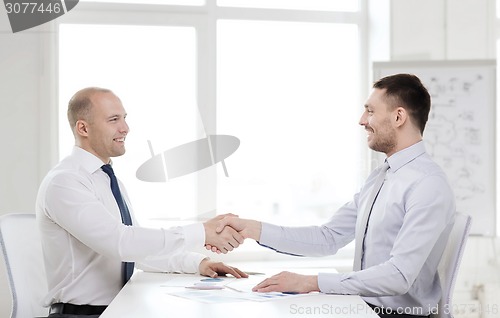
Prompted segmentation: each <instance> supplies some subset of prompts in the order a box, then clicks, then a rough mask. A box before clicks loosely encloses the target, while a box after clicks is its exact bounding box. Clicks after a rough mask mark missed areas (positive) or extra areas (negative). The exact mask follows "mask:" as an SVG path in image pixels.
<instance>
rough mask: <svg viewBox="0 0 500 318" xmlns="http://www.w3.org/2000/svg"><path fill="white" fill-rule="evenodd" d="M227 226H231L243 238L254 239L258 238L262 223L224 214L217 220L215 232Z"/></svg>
mask: <svg viewBox="0 0 500 318" xmlns="http://www.w3.org/2000/svg"><path fill="white" fill-rule="evenodd" d="M227 227H232V228H233V229H235V230H236V231H238V232H239V233H240V234H241V235H242V236H243V237H244V238H251V239H253V240H255V241H258V240H260V233H261V231H262V223H261V222H259V221H255V220H248V219H240V218H239V217H237V216H234V215H231V214H229V215H226V216H225V217H224V218H222V219H221V220H220V221H219V225H218V226H217V229H216V232H217V233H220V232H222V231H223V230H225V229H226V228H227Z"/></svg>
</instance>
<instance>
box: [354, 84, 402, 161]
mask: <svg viewBox="0 0 500 318" xmlns="http://www.w3.org/2000/svg"><path fill="white" fill-rule="evenodd" d="M392 108H393V107H391V105H389V104H388V102H387V98H386V96H385V89H374V90H373V92H372V93H371V95H370V96H369V97H368V100H367V101H366V104H365V111H364V112H363V115H362V116H361V118H360V120H359V124H360V125H361V126H364V127H365V130H366V132H367V142H368V147H370V148H371V149H373V150H375V151H378V152H383V153H385V154H386V155H387V156H388V157H389V156H391V155H392V154H393V153H394V152H395V151H396V147H397V134H396V129H395V127H394V126H393V121H392V118H394V116H395V114H394V112H395V111H396V110H392Z"/></svg>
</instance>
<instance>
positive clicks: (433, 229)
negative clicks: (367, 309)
mask: <svg viewBox="0 0 500 318" xmlns="http://www.w3.org/2000/svg"><path fill="white" fill-rule="evenodd" d="M387 161H388V162H389V166H390V168H389V170H388V172H387V175H386V180H385V183H384V185H383V187H382V189H381V190H380V193H379V195H378V197H377V200H376V201H375V203H374V206H373V209H372V212H371V216H370V219H369V222H368V229H367V232H366V236H365V244H364V253H365V254H364V258H363V264H362V267H361V268H362V270H360V271H357V272H350V273H335V274H334V273H319V275H318V284H319V288H320V290H321V291H322V292H324V293H334V294H358V295H361V296H363V298H364V300H365V301H367V302H368V303H371V304H373V305H376V306H379V307H385V308H392V309H393V310H394V311H396V310H399V311H400V312H401V310H411V312H403V313H411V314H414V315H428V314H429V312H430V310H431V309H432V308H435V307H436V306H437V303H438V301H439V299H440V296H441V287H440V283H439V279H438V274H437V266H438V263H439V261H440V259H441V255H442V253H443V251H444V248H445V246H446V242H447V239H448V236H449V233H450V231H451V226H452V223H453V218H454V215H455V199H454V194H453V191H452V189H451V187H450V185H449V183H448V180H447V177H446V175H445V173H444V172H443V171H442V170H441V168H440V167H439V166H438V165H437V164H436V163H435V162H434V161H433V160H432V159H431V157H430V156H429V155H428V154H427V153H426V152H425V147H424V144H423V142H422V141H421V142H418V143H416V144H414V145H412V146H411V147H408V148H406V149H403V150H402V151H399V152H397V153H395V154H394V155H392V156H390V157H389V158H387ZM379 168H380V167H379ZM379 168H377V169H375V170H374V171H373V172H372V173H371V174H370V176H369V177H368V179H367V180H366V183H365V185H364V186H363V187H362V189H361V190H360V192H359V193H357V194H356V195H355V196H354V199H353V200H352V201H351V202H349V203H347V204H346V205H344V206H343V207H342V208H340V209H339V210H338V211H337V212H336V213H335V214H334V215H333V217H332V218H331V219H330V221H329V222H327V223H326V224H324V225H322V226H311V227H297V228H292V227H279V226H275V225H271V224H265V223H264V224H263V225H262V234H261V239H260V243H261V244H262V245H265V246H269V247H271V248H273V249H276V250H277V251H282V252H286V253H292V254H297V255H307V256H324V255H332V254H335V253H336V252H337V250H338V249H339V248H341V247H343V246H345V245H346V244H348V243H349V242H351V241H352V240H353V239H354V237H355V228H356V222H359V219H361V216H362V213H363V212H364V206H365V201H366V200H367V199H368V196H369V195H370V192H371V188H372V186H373V183H374V182H375V178H376V176H377V174H378V171H379ZM358 216H359V218H358Z"/></svg>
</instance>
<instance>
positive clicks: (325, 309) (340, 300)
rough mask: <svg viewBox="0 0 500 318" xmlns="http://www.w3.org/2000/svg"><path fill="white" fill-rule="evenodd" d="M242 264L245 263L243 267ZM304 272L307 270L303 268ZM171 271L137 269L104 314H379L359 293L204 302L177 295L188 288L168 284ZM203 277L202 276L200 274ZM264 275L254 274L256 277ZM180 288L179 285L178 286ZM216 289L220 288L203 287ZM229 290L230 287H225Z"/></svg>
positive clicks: (152, 317)
mask: <svg viewBox="0 0 500 318" xmlns="http://www.w3.org/2000/svg"><path fill="white" fill-rule="evenodd" d="M240 268H242V267H240ZM302 272H304V271H303V270H302ZM172 275H177V276H175V277H176V278H178V277H181V276H179V275H180V274H161V273H146V272H141V271H136V273H134V276H133V277H132V278H131V280H130V281H129V282H128V283H127V285H125V287H124V288H123V289H122V290H121V292H120V293H119V294H118V295H117V297H116V298H115V299H114V300H113V301H112V302H111V304H110V305H109V307H108V308H107V309H106V311H105V312H104V313H103V314H102V315H101V318H116V317H120V318H127V317H130V318H138V317H147V318H156V317H158V318H160V317H161V318H165V317H183V318H189V317H208V318H211V317H214V318H215V317H217V318H224V317H231V318H235V317H238V316H239V317H241V316H244V317H259V318H264V317H273V318H274V317H277V318H279V317H342V318H349V317H353V318H354V317H372V318H375V317H378V316H377V315H376V314H375V313H374V312H373V311H372V310H371V309H370V307H368V306H367V305H366V303H365V302H364V301H363V300H362V299H361V297H359V296H353V295H327V294H322V293H312V294H308V295H300V296H296V297H295V296H292V297H284V298H283V299H273V300H268V301H261V302H260V301H249V300H245V301H230V302H222V303H221V302H217V303H205V302H200V301H196V300H192V299H188V298H183V297H179V296H174V295H173V294H175V292H176V290H178V291H179V292H180V293H183V292H186V288H185V287H171V286H170V287H165V283H166V282H167V280H168V279H169V278H172ZM199 278H200V279H201V278H202V277H201V276H200V277H199ZM261 278H262V279H263V278H264V277H263V276H261V277H257V276H253V277H252V279H253V280H256V279H257V280H259V281H260V280H261ZM176 288H177V289H176ZM203 292H205V293H213V294H214V295H217V294H216V293H218V292H220V291H219V290H209V291H203ZM226 292H228V291H226Z"/></svg>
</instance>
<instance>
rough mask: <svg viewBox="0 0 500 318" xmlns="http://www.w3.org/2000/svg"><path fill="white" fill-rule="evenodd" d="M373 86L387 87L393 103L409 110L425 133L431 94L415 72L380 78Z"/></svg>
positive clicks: (413, 119)
mask: <svg viewBox="0 0 500 318" xmlns="http://www.w3.org/2000/svg"><path fill="white" fill-rule="evenodd" d="M373 88H378V89H385V95H386V96H387V97H388V98H389V99H392V102H391V104H392V105H393V106H394V107H396V106H401V107H403V108H404V109H406V111H408V113H409V115H410V118H411V120H412V121H413V122H414V124H415V125H417V127H418V128H419V129H420V133H422V134H423V133H424V129H425V124H426V123H427V120H428V119H429V112H430V110H431V96H430V95H429V92H428V91H427V88H425V86H424V85H423V84H422V82H421V81H420V79H419V78H418V77H417V76H415V75H413V74H395V75H390V76H386V77H384V78H381V79H379V80H378V81H376V82H375V83H374V84H373Z"/></svg>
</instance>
